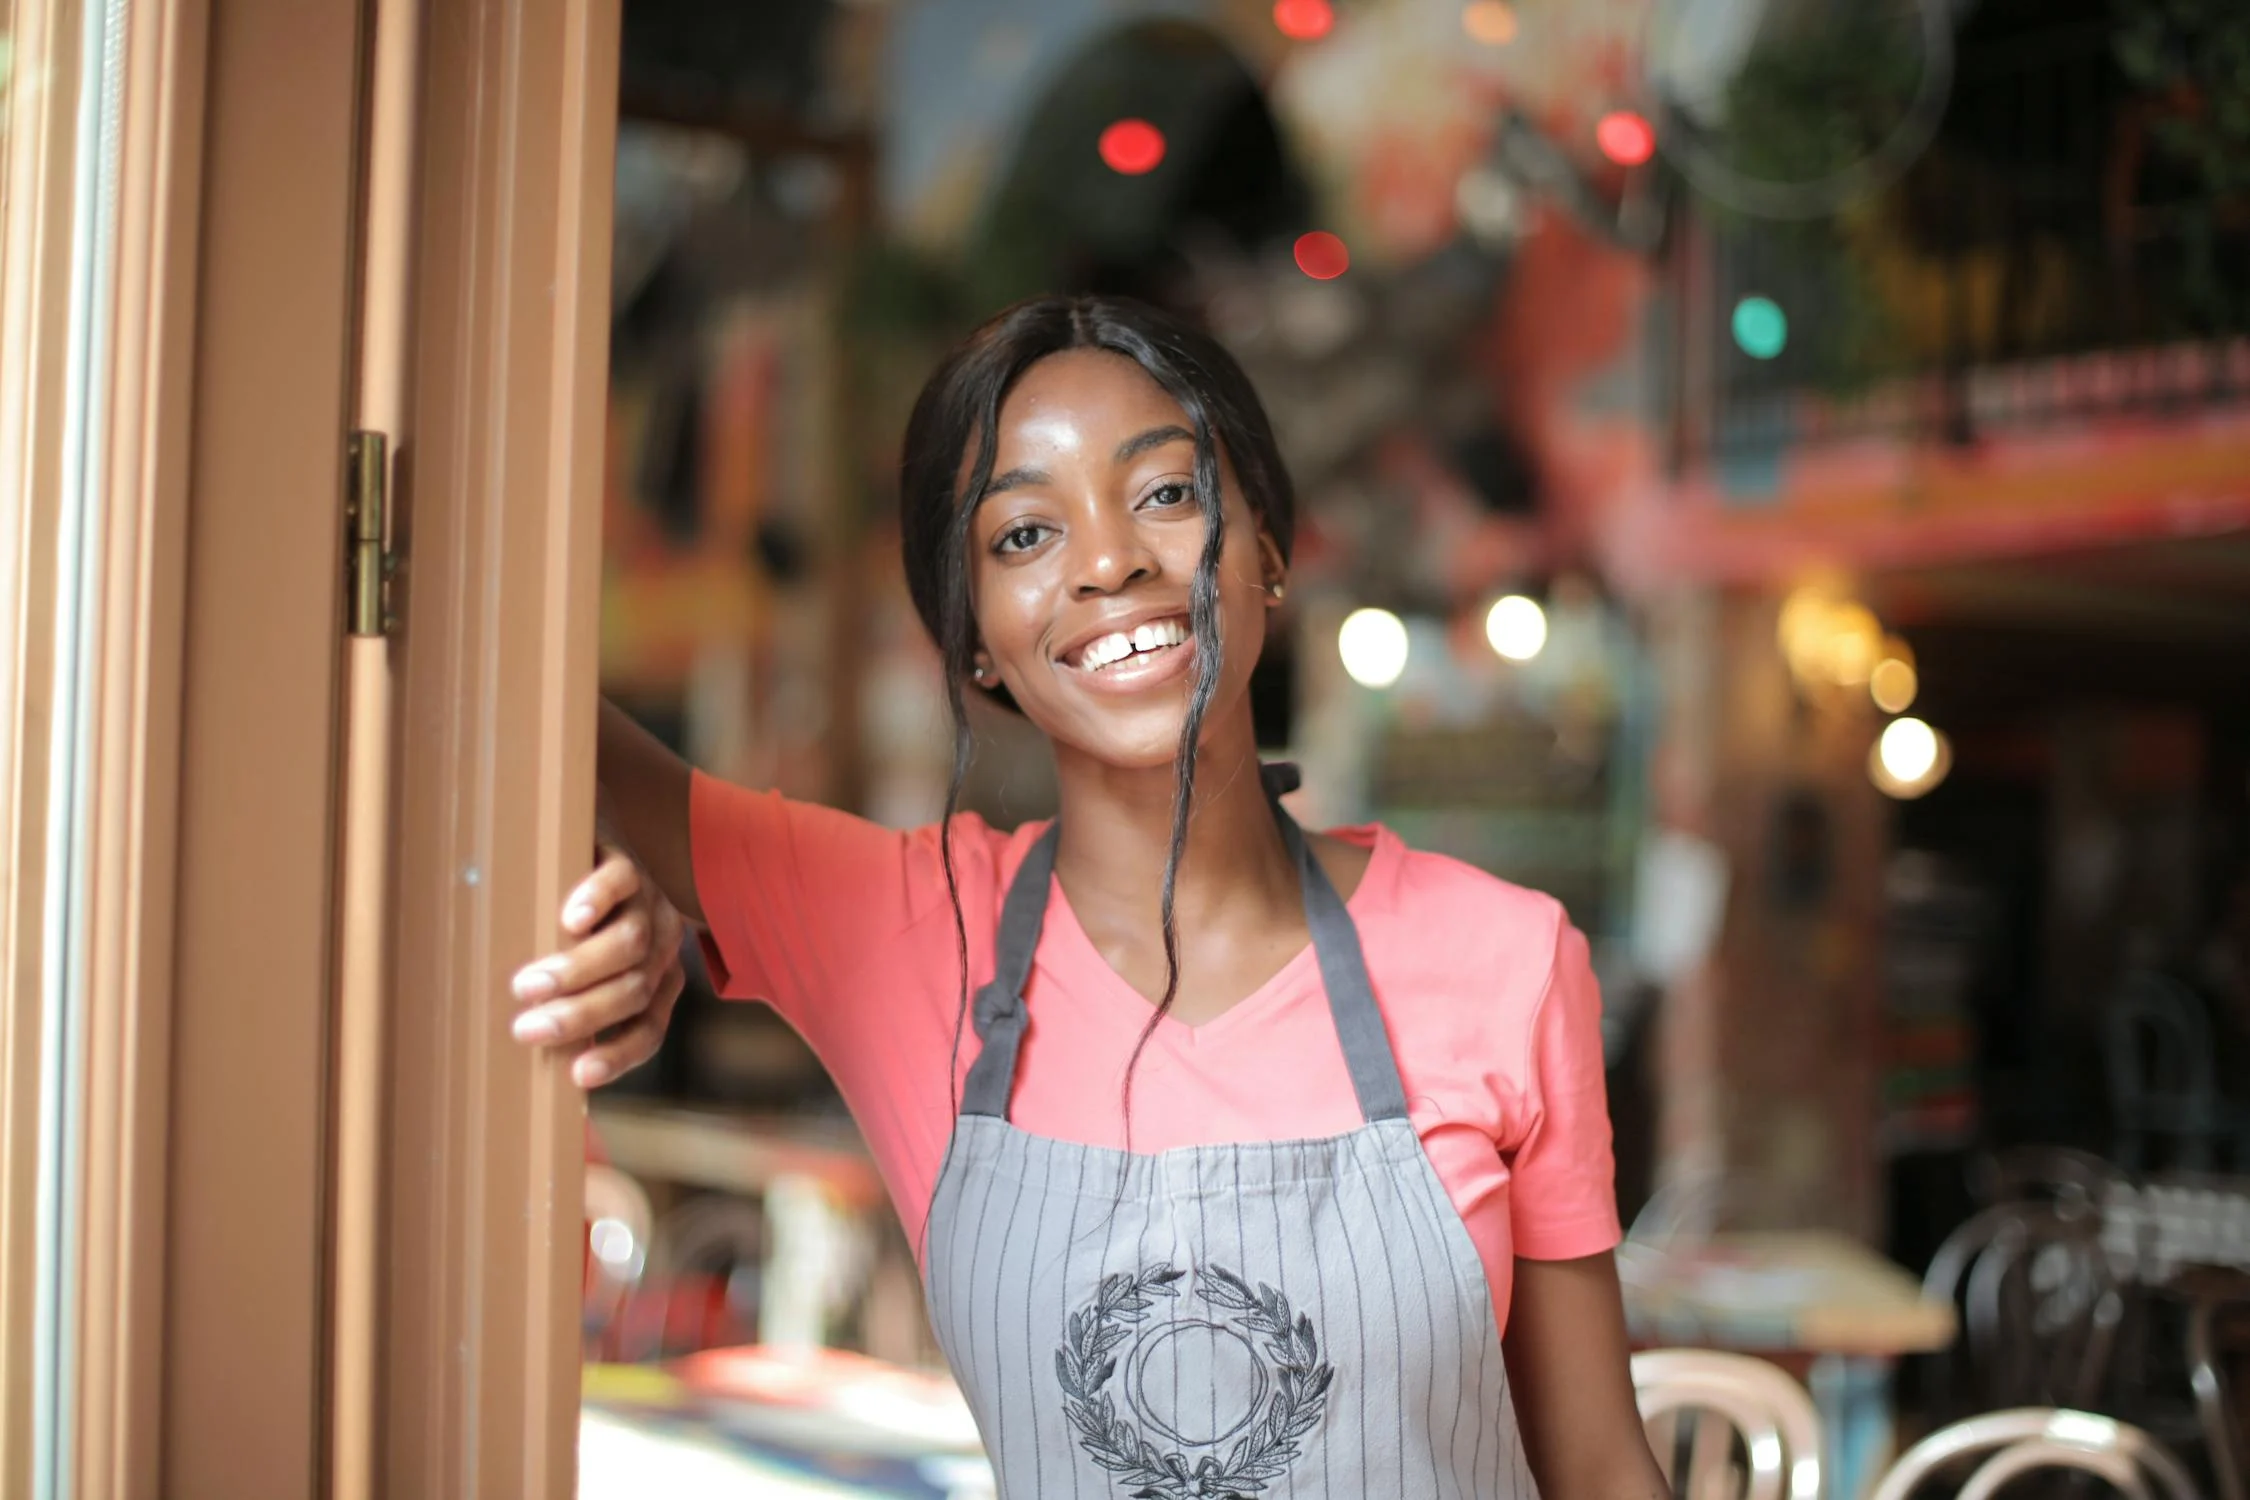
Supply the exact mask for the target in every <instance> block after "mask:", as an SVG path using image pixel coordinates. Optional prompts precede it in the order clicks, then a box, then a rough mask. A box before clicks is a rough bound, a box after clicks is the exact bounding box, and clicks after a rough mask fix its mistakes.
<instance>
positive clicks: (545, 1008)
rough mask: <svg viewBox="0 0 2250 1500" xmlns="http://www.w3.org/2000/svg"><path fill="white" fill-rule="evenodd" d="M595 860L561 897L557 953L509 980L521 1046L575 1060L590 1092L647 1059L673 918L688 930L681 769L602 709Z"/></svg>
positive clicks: (657, 1031) (674, 991)
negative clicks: (565, 1053) (568, 1054)
mask: <svg viewBox="0 0 2250 1500" xmlns="http://www.w3.org/2000/svg"><path fill="white" fill-rule="evenodd" d="M595 782H596V787H597V804H596V813H597V819H598V822H599V825H600V837H601V846H602V847H601V852H600V857H599V859H598V860H597V862H596V864H595V867H594V872H593V873H592V874H591V875H588V876H587V877H586V878H585V879H584V880H582V881H580V882H579V883H578V885H577V886H576V887H575V888H573V889H572V891H571V892H570V894H569V895H567V896H565V897H564V898H563V913H562V924H563V932H564V934H565V942H564V946H563V947H562V948H561V949H559V950H558V951H556V952H554V953H551V954H549V955H547V956H546V957H544V958H542V959H539V960H538V961H537V962H535V963H531V964H528V965H526V966H525V967H524V968H523V969H521V970H519V971H518V972H517V974H516V977H515V982H514V989H515V995H516V999H517V1000H518V1001H520V1002H521V1003H522V1004H523V1005H524V1007H525V1009H524V1010H523V1011H522V1012H521V1013H520V1014H518V1015H517V1017H516V1019H515V1024H514V1028H513V1030H514V1033H515V1037H516V1040H518V1041H520V1042H522V1043H524V1044H525V1045H527V1046H534V1047H548V1048H558V1049H568V1050H570V1051H573V1052H575V1053H576V1054H577V1057H576V1059H575V1060H574V1061H573V1062H572V1064H571V1077H572V1078H573V1079H574V1080H575V1081H576V1082H577V1083H578V1084H579V1086H580V1087H582V1088H594V1087H597V1086H598V1085H601V1084H604V1083H607V1082H608V1081H609V1080H611V1079H612V1078H615V1077H617V1076H618V1075H620V1074H622V1073H625V1072H627V1071H629V1070H631V1069H633V1068H637V1067H639V1066H640V1065H641V1064H642V1063H644V1062H647V1061H648V1060H649V1059H650V1058H651V1057H653V1056H655V1055H656V1049H657V1048H658V1046H660V1045H661V1044H662V1043H663V1041H664V1033H665V1030H666V1028H668V1027H669V1026H670V1025H671V1023H672V1007H673V1005H674V1004H675V1003H676V1002H677V1001H678V999H679V997H680V990H681V987H682V986H683V985H684V984H685V982H686V975H685V974H684V972H683V971H682V969H681V967H680V938H681V936H682V933H683V930H684V923H683V920H682V916H681V914H682V913H683V912H684V913H686V914H687V915H688V917H689V918H691V919H693V920H695V921H696V922H698V923H699V924H700V922H701V921H702V916H703V908H702V905H701V903H700V902H698V901H697V899H696V893H695V861H694V857H693V852H692V849H691V847H690V844H689V839H688V797H689V786H690V774H689V771H688V765H687V762H686V761H684V760H681V759H680V758H679V757H678V756H677V755H674V754H673V753H672V752H671V751H670V750H669V749H667V748H665V746H664V745H663V744H662V742H660V741H659V740H658V739H657V738H656V737H655V736H654V735H652V734H650V733H649V732H648V731H647V730H645V729H643V728H641V727H640V725H638V724H636V723H634V722H633V721H632V719H631V718H630V717H628V716H627V715H626V714H625V713H624V712H623V711H622V710H620V709H619V708H617V707H616V705H614V704H612V703H610V702H608V701H607V700H604V701H603V703H602V706H601V726H600V730H599V738H598V740H597V742H596V749H595Z"/></svg>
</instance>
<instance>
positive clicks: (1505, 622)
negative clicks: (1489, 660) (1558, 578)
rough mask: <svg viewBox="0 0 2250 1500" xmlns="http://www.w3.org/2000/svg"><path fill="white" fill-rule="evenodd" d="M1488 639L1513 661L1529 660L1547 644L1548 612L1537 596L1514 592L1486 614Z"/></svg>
mask: <svg viewBox="0 0 2250 1500" xmlns="http://www.w3.org/2000/svg"><path fill="white" fill-rule="evenodd" d="M1484 638H1485V639H1486V640H1487V641H1490V642H1491V643H1492V649H1493V650H1495V651H1497V652H1499V653H1500V654H1501V655H1502V656H1505V657H1506V658H1507V659H1508V660H1510V661H1529V660H1531V659H1532V658H1533V657H1535V656H1537V655H1538V654H1539V653H1540V651H1541V650H1543V649H1544V648H1545V647H1546V644H1547V612H1546V611H1545V610H1543V609H1541V608H1540V607H1539V602H1538V601H1537V600H1536V599H1526V598H1525V597H1524V596H1523V595H1521V594H1510V595H1509V596H1508V597H1507V598H1505V599H1502V600H1501V601H1500V602H1499V603H1497V604H1495V605H1493V606H1492V609H1491V611H1490V612H1489V613H1487V614H1486V615H1485V617H1484Z"/></svg>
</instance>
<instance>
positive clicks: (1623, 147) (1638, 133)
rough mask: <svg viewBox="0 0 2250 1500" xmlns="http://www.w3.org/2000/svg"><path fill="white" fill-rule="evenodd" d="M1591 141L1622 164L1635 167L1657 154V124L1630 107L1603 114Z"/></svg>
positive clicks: (1613, 159) (1612, 159) (1609, 156)
mask: <svg viewBox="0 0 2250 1500" xmlns="http://www.w3.org/2000/svg"><path fill="white" fill-rule="evenodd" d="M1594 144H1595V145H1597V146H1599V147H1601V148H1602V155H1604V156H1606V157H1608V158H1609V159H1610V160H1611V161H1613V162H1616V163H1617V164H1618V165H1619V166H1621V167H1637V166H1639V165H1640V164H1641V163H1643V162H1645V161H1647V160H1648V159H1649V158H1650V157H1652V156H1654V155H1655V154H1656V127H1655V126H1653V125H1651V124H1649V122H1648V121H1646V120H1644V119H1642V118H1641V117H1640V116H1639V115H1637V114H1635V113H1633V111H1631V110H1629V109H1620V110H1613V111H1611V112H1610V113H1609V114H1606V115H1603V116H1602V118H1601V122H1600V123H1599V124H1597V125H1596V126H1595V127H1594Z"/></svg>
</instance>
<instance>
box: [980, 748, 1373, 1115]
mask: <svg viewBox="0 0 2250 1500" xmlns="http://www.w3.org/2000/svg"><path fill="white" fill-rule="evenodd" d="M1259 779H1260V780H1261V781H1262V782H1263V783H1264V785H1265V789H1266V797H1267V800H1268V801H1269V802H1270V803H1271V805H1272V807H1273V813H1274V821H1275V823H1276V824H1277V825H1278V826H1279V827H1280V829H1281V841H1282V843H1283V844H1284V845H1285V846H1286V847H1287V848H1288V850H1289V857H1290V859H1291V860H1292V861H1293V862H1294V863H1295V864H1296V866H1297V883H1298V885H1299V886H1300V887H1301V888H1302V890H1303V892H1304V903H1305V925H1306V926H1307V927H1308V928H1310V929H1311V930H1312V941H1313V954H1314V956H1315V957H1316V958H1317V959H1318V960H1319V961H1320V978H1321V983H1322V985H1323V986H1324V987H1325V988H1326V990H1327V991H1328V1010H1329V1014H1330V1015H1331V1016H1332V1017H1333V1018H1334V1020H1335V1025H1336V1040H1337V1042H1338V1043H1339V1044H1340V1045H1341V1046H1342V1048H1343V1051H1344V1063H1345V1066H1346V1067H1347V1068H1348V1069H1349V1070H1350V1072H1351V1076H1352V1088H1353V1090H1354V1091H1355V1092H1357V1094H1358V1095H1359V1107H1360V1113H1361V1114H1362V1115H1364V1116H1365V1117H1366V1119H1367V1121H1368V1123H1369V1124H1373V1123H1375V1122H1376V1121H1378V1120H1403V1119H1405V1118H1406V1087H1405V1085H1404V1084H1403V1083H1401V1082H1400V1080H1399V1071H1398V1058H1397V1055H1396V1054H1395V1053H1394V1052H1393V1051H1392V1049H1391V1042H1390V1036H1389V1033H1388V1032H1386V1031H1385V1030H1384V1027H1383V1012H1382V1008H1381V1007H1380V1006H1378V1005H1377V1004H1376V1003H1375V990H1374V987H1373V986H1372V985H1371V984H1369V983H1368V979H1367V959H1366V956H1365V955H1364V954H1363V953H1362V952H1361V951H1360V945H1359V929H1358V928H1357V927H1356V926H1354V925H1353V923H1352V917H1351V913H1350V911H1348V910H1347V909H1346V908H1345V906H1344V899H1343V897H1342V896H1340V895H1338V894H1337V891H1336V887H1335V884H1334V883H1333V882H1331V881H1330V880H1329V878H1328V872H1327V871H1326V870H1324V869H1322V868H1321V865H1320V861H1319V860H1317V859H1315V858H1314V857H1313V852H1312V846H1311V844H1310V843H1308V842H1307V841H1306V839H1305V836H1304V833H1303V831H1302V830H1300V829H1299V828H1298V827H1297V820H1296V819H1295V818H1292V817H1291V816H1289V810H1288V809H1287V808H1285V807H1283V806H1282V805H1281V799H1282V797H1284V796H1286V795H1287V794H1288V793H1290V792H1293V791H1295V790H1296V789H1297V786H1298V784H1299V778H1298V775H1297V768H1296V767H1295V766H1293V765H1288V764H1286V763H1282V764H1275V765H1268V766H1261V767H1260V768H1259ZM1059 832H1060V825H1059V824H1049V825H1048V827H1047V830H1046V832H1044V833H1042V834H1041V835H1040V836H1039V839H1038V841H1037V842H1036V843H1034V844H1033V845H1032V846H1031V850H1030V852H1029V853H1027V854H1025V855H1024V858H1023V863H1022V864H1021V865H1020V866H1018V867H1017V869H1016V874H1015V879H1014V880H1012V881H1011V882H1010V883H1009V885H1008V896H1007V900H1006V901H1005V902H1004V903H1003V904H1002V905H1001V908H1000V932H999V942H998V957H997V959H996V961H995V963H994V965H993V976H992V982H991V983H989V984H987V985H985V986H984V987H983V988H982V989H980V990H978V991H977V993H976V999H975V1003H974V1005H973V1006H972V1010H971V1018H972V1020H973V1021H974V1022H975V1025H976V1030H977V1037H978V1039H979V1041H980V1043H981V1045H980V1048H979V1050H978V1052H977V1057H976V1061H975V1062H973V1063H972V1064H970V1066H969V1076H968V1079H967V1081H966V1082H965V1083H964V1084H963V1086H962V1089H961V1113H963V1114H964V1115H990V1116H992V1117H994V1118H997V1119H1003V1120H1004V1119H1006V1118H1007V1117H1008V1099H1009V1095H1010V1094H1012V1093H1013V1092H1014V1089H1015V1078H1016V1058H1017V1055H1018V1054H1019V1053H1020V1052H1021V1051H1022V1050H1023V1034H1024V1029H1025V1027H1026V1026H1027V1025H1028V1024H1029V1021H1030V1013H1029V1011H1028V1010H1027V1008H1026V1007H1025V1005H1024V1001H1023V992H1024V987H1025V985H1026V984H1027V983H1029V981H1030V979H1031V960H1032V955H1033V954H1034V953H1035V952H1036V951H1037V950H1038V947H1039V934H1040V931H1041V929H1042V928H1043V927H1044V926H1045V924H1046V919H1047V901H1048V897H1049V887H1050V885H1051V884H1052V882H1053V880H1054V874H1055V842H1056V839H1057V837H1058V835H1059Z"/></svg>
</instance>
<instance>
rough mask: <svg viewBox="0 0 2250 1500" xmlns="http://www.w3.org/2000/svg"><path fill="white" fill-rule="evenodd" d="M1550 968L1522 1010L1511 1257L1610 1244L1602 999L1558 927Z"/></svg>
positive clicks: (1582, 1251) (1611, 1183) (1569, 935)
mask: <svg viewBox="0 0 2250 1500" xmlns="http://www.w3.org/2000/svg"><path fill="white" fill-rule="evenodd" d="M1558 929H1559V930H1558V932H1557V935H1556V943H1555V957H1554V967H1553V969H1552V971H1551V972H1550V973H1549V974H1548V977H1547V989H1546V993H1545V994H1544V995H1542V996H1541V997H1540V1001H1539V1006H1538V1008H1537V1010H1536V1011H1535V1012H1534V1013H1533V1016H1532V1028H1531V1049H1530V1059H1529V1060H1530V1064H1531V1070H1532V1075H1533V1076H1532V1089H1531V1096H1532V1097H1531V1101H1530V1102H1531V1106H1532V1112H1531V1118H1530V1121H1529V1127H1528V1129H1527V1130H1526V1131H1525V1133H1524V1135H1523V1136H1522V1138H1521V1139H1520V1141H1519V1142H1518V1143H1517V1146H1516V1149H1515V1151H1514V1152H1513V1153H1512V1155H1511V1157H1510V1160H1509V1170H1510V1175H1511V1177H1512V1179H1513V1181H1512V1184H1511V1187H1510V1190H1509V1202H1510V1205H1511V1207H1510V1217H1511V1223H1512V1228H1513V1230H1514V1236H1515V1248H1516V1253H1517V1254H1518V1255H1521V1256H1524V1257H1526V1258H1527V1259H1530V1260H1575V1259H1577V1258H1578V1257H1579V1256H1582V1255H1596V1254H1599V1253H1600V1252H1602V1251H1604V1250H1609V1249H1614V1248H1615V1247H1616V1245H1617V1242H1618V1240H1619V1239H1620V1238H1622V1235H1621V1233H1620V1230H1619V1226H1618V1219H1617V1185H1616V1176H1617V1168H1616V1162H1615V1159H1614V1157H1613V1156H1612V1154H1611V1147H1610V1127H1609V1095H1608V1087H1607V1084H1606V1082H1605V1081H1604V1077H1603V1064H1602V1002H1601V992H1600V990H1599V988H1598V987H1597V986H1596V985H1595V983H1594V969H1593V964H1592V962H1591V960H1590V958H1589V956H1588V953H1587V948H1586V939H1585V937H1584V936H1583V935H1581V934H1580V933H1579V931H1578V929H1576V928H1575V927H1572V926H1571V925H1570V924H1569V923H1568V922H1567V921H1564V922H1560V923H1558Z"/></svg>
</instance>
